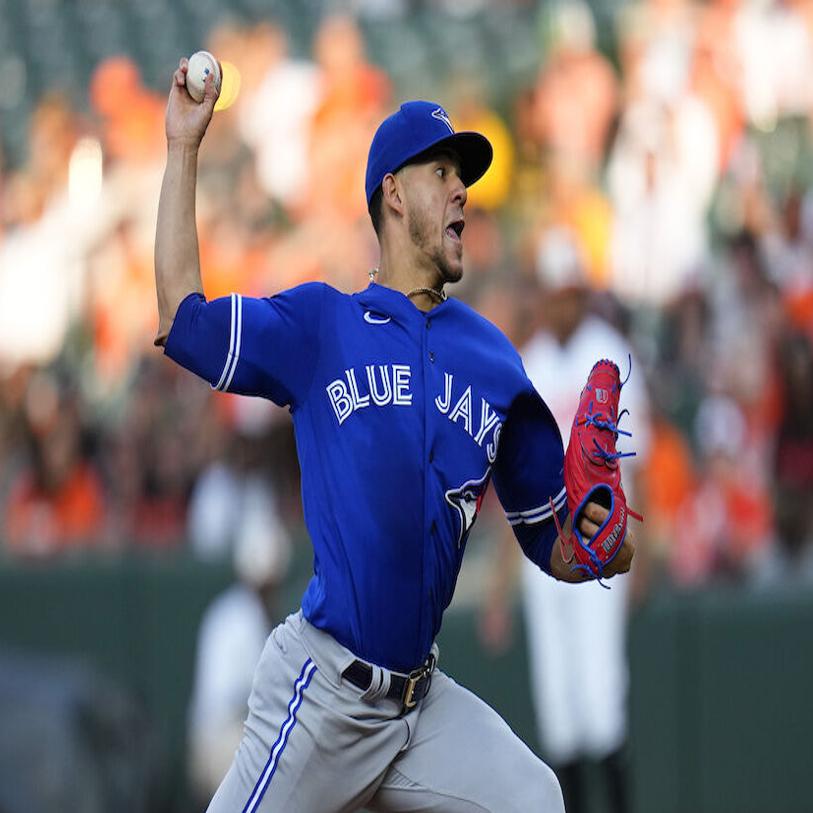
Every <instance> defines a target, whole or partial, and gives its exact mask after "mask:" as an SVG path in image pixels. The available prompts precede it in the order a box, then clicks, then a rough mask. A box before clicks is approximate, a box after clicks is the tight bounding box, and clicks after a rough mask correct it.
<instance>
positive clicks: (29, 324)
mask: <svg viewBox="0 0 813 813" xmlns="http://www.w3.org/2000/svg"><path fill="white" fill-rule="evenodd" d="M200 48H207V49H208V50H210V51H212V52H213V53H214V54H215V55H216V56H217V57H218V58H219V59H221V60H224V61H228V62H230V63H232V64H233V65H234V66H235V68H236V70H237V71H238V72H239V77H240V82H241V89H240V94H239V96H238V98H237V101H236V103H235V104H234V105H233V106H232V107H231V108H229V109H228V110H225V111H221V112H218V113H216V114H215V117H214V119H213V121H212V124H211V126H210V128H209V132H208V134H207V136H206V140H205V142H204V146H203V148H202V150H201V155H200V176H199V188H198V223H199V235H200V251H201V258H202V267H203V276H204V283H205V288H206V292H207V295H208V296H209V297H215V296H220V295H224V294H228V293H229V292H231V291H240V292H242V293H243V294H246V295H255V296H261V295H269V294H273V293H275V292H277V291H279V290H282V289H284V288H287V287H290V286H292V285H295V284H298V283H300V282H304V281H307V280H317V279H318V280H325V281H327V282H329V283H330V284H332V285H334V286H335V287H337V288H339V289H341V290H344V291H348V292H349V291H354V290H359V289H361V288H363V287H365V286H366V284H367V272H368V270H369V269H370V268H371V267H372V266H374V265H375V264H376V262H377V248H376V242H375V236H374V233H373V231H372V228H371V226H370V224H369V218H368V216H367V212H366V209H365V206H364V195H363V177H364V168H365V161H366V155H367V149H368V146H369V142H370V139H371V137H372V134H373V132H374V130H375V128H376V126H377V124H378V123H379V122H380V121H381V120H382V119H383V118H384V117H385V116H386V115H388V114H389V113H390V112H392V111H393V110H394V109H395V108H396V107H397V106H398V104H399V103H400V102H401V101H403V100H405V99H407V98H428V99H432V100H437V101H439V102H440V103H442V104H443V105H444V106H445V108H446V109H447V110H448V111H449V113H450V115H451V117H452V120H453V121H454V123H455V125H456V127H457V129H476V130H479V131H481V132H483V133H485V134H486V135H487V136H488V137H489V138H490V140H491V141H492V143H493V145H494V147H495V154H496V157H495V161H494V164H493V166H492V168H491V170H490V171H489V173H488V174H487V175H486V176H485V178H484V179H483V180H482V181H481V182H479V183H478V184H477V185H476V186H475V187H473V188H472V189H471V190H470V194H469V202H468V205H467V219H466V231H465V236H464V245H465V265H466V274H465V277H464V280H463V281H462V283H460V284H459V285H458V286H456V288H455V289H454V291H453V292H451V293H453V295H455V296H459V297H460V298H461V299H463V300H465V301H467V302H468V303H470V304H471V305H473V306H474V307H475V308H477V309H478V310H479V311H481V312H482V313H483V314H484V315H486V316H487V317H488V318H490V319H491V320H493V321H494V322H495V323H496V324H497V325H498V326H499V327H501V328H502V329H503V330H504V331H505V332H506V334H507V335H508V336H509V337H510V338H511V339H512V341H513V342H514V343H515V344H516V345H517V347H518V348H520V349H523V352H524V349H526V348H533V347H534V346H539V342H544V341H546V340H553V341H555V342H557V346H559V347H565V346H566V345H567V342H568V340H569V339H570V337H572V335H574V331H576V330H577V329H578V328H579V326H581V325H583V324H584V323H585V322H584V320H587V319H592V320H599V321H600V322H601V323H602V325H604V326H605V328H606V329H608V330H612V331H613V334H614V335H615V336H616V338H617V339H618V341H620V342H624V343H625V345H624V346H626V347H629V352H630V355H631V356H632V357H633V358H634V359H635V362H634V364H633V369H632V377H633V378H632V380H633V381H637V382H638V384H639V385H640V387H641V401H640V403H641V404H642V405H643V406H641V407H640V410H639V415H638V416H637V421H638V424H637V425H636V435H637V436H638V440H636V437H633V438H632V440H631V441H625V442H624V443H622V448H624V447H625V444H626V448H636V444H638V446H637V448H638V449H639V456H638V458H636V459H635V462H636V464H637V465H636V468H635V471H634V472H633V474H631V478H634V482H635V489H634V490H635V500H634V501H633V500H631V504H632V505H633V507H636V508H639V509H641V510H643V513H644V514H645V515H646V522H645V524H644V525H643V526H639V528H638V537H639V556H638V559H637V560H636V562H637V563H636V566H635V573H634V576H633V578H632V579H631V580H630V585H629V590H628V591H627V594H626V599H625V603H626V606H625V613H626V615H625V621H624V624H625V627H626V628H627V629H628V630H629V636H628V637H627V639H626V640H623V639H622V640H621V642H620V644H619V647H620V648H619V652H620V653H621V655H622V657H623V658H624V659H625V661H626V660H627V659H628V663H629V665H630V673H629V680H630V684H629V685H630V690H629V699H630V702H629V704H628V706H623V709H624V711H623V713H624V715H625V720H626V724H627V729H626V731H625V732H624V733H623V736H622V738H621V740H619V742H618V743H616V745H618V749H617V750H616V751H614V753H615V754H617V755H619V758H620V759H622V760H623V765H624V767H623V771H622V772H621V774H616V776H618V775H621V776H623V782H624V783H625V791H624V794H622V795H623V796H624V799H625V801H623V802H616V801H611V798H613V799H614V798H615V796H613V794H612V793H611V792H610V791H609V790H608V789H607V786H606V785H605V778H604V772H603V769H602V764H603V762H604V760H605V757H606V756H607V755H606V754H605V753H598V752H591V751H590V749H589V748H585V749H582V750H580V751H578V749H577V751H578V752H577V753H574V754H572V755H571V757H572V759H571V758H567V759H564V762H566V763H568V764H569V763H570V762H574V763H575V762H578V763H579V764H580V765H581V766H582V767H583V773H582V774H581V779H579V783H580V784H582V785H583V788H584V792H583V794H582V800H581V801H580V802H573V805H572V807H571V809H572V810H574V811H576V806H577V805H579V807H578V809H579V810H587V811H595V812H596V813H599V812H600V811H607V813H609V812H610V811H616V810H622V809H627V810H630V811H632V810H635V811H639V813H645V812H646V813H670V812H671V811H675V813H677V812H678V811H687V812H688V811H691V813H735V812H736V813H749V812H753V813H757V812H758V811H759V813H802V811H809V810H810V809H811V802H810V800H809V798H808V797H809V791H808V788H807V782H806V781H805V780H806V779H807V777H808V775H809V769H810V766H811V763H812V762H813V750H811V746H810V741H809V736H808V732H809V731H810V730H811V727H813V704H811V701H810V696H809V689H810V685H811V684H812V683H813V648H812V647H813V645H812V644H811V639H810V632H809V631H810V629H811V624H812V623H813V186H812V184H813V81H811V80H812V79H813V2H811V0H785V1H784V2H779V1H778V0H750V1H747V0H714V1H713V2H689V1H688V0H639V2H623V1H622V0H591V2H590V3H589V4H588V3H584V2H581V0H577V1H570V2H561V3H552V2H551V3H548V2H546V3H537V2H532V1H531V0H495V1H494V2H486V1H485V0H355V2H348V3H338V2H336V3H329V2H320V0H301V2H293V0H290V2H286V1H285V0H195V1H194V2H192V0H175V1H174V2H171V3H170V2H167V1H166V0H140V1H139V2H136V0H62V2H60V0H0V78H1V79H2V81H0V813H17V811H26V812H27V813H37V812H38V811H47V812H48V813H50V812H51V811H80V812H81V813H95V811H109V810H113V809H115V810H118V811H147V810H149V811H159V813H162V812H166V813H194V811H199V810H203V809H205V805H206V799H207V798H208V795H209V794H210V793H211V792H212V788H213V787H214V786H216V784H217V781H218V779H219V777H220V775H221V774H222V771H223V770H225V767H224V766H225V765H227V764H228V760H229V759H230V755H231V753H232V750H233V748H234V742H235V738H236V737H239V726H240V721H241V720H242V718H243V716H244V714H245V701H246V697H247V695H248V691H249V688H250V681H251V672H252V669H253V665H254V663H255V662H256V659H257V657H258V656H259V652H260V650H261V648H262V642H263V641H264V638H265V636H266V635H267V633H268V630H269V629H270V625H271V624H272V623H275V622H276V621H278V620H280V619H281V618H283V617H284V616H285V615H286V614H287V613H288V612H291V611H293V610H295V609H296V608H297V606H298V601H299V596H300V594H301V591H302V589H303V586H304V584H305V582H306V580H307V578H308V574H309V569H310V566H311V558H310V548H309V544H308V540H307V534H306V532H305V530H304V528H303V523H302V513H301V506H300V502H299V491H298V488H299V481H298V477H299V473H298V468H297V463H296V455H295V445H294V440H293V434H292V429H291V423H290V420H289V417H288V414H287V412H286V411H284V410H279V409H277V408H275V407H273V405H270V404H268V403H265V402H259V401H257V402H255V401H250V400H240V399H237V398H234V397H231V396H228V395H224V394H221V393H213V392H212V391H211V390H210V389H209V387H208V386H207V385H206V384H205V382H199V381H197V380H194V379H193V378H192V377H191V376H190V375H189V374H187V373H186V372H184V371H182V370H180V369H179V368H176V367H175V366H174V365H172V364H171V363H169V362H168V361H167V360H166V359H164V358H163V355H162V353H161V352H160V350H158V349H156V348H154V347H153V345H152V340H153V337H154V335H155V331H156V327H157V313H156V307H155V291H154V282H153V267H152V250H153V239H154V233H155V219H156V211H157V203H158V193H159V188H160V181H161V173H162V170H163V162H164V151H165V141H164V131H163V112H164V106H165V97H166V92H167V90H168V88H169V84H170V79H171V75H172V72H173V70H174V68H175V67H176V66H177V61H178V59H179V58H180V57H181V56H184V55H187V56H188V55H189V54H191V53H192V52H193V51H195V50H198V49H200ZM546 337H547V339H546ZM528 352H530V350H528ZM607 352H608V351H607V350H606V349H605V346H604V345H603V344H602V343H601V342H598V343H597V344H596V345H595V353H594V357H595V358H598V357H600V356H602V355H604V354H606V353H607ZM616 360H617V361H618V362H619V363H620V365H621V367H622V368H623V371H624V372H626V368H627V366H628V362H627V358H626V357H625V358H619V359H616ZM526 363H528V362H527V357H526ZM532 377H533V376H532ZM580 386H581V385H580V384H575V385H574V387H575V388H576V392H575V395H578V388H579V387H580ZM542 395H543V397H545V391H544V389H543V390H542ZM622 406H623V398H622ZM641 413H643V414H641ZM633 419H634V420H635V419H636V416H635V415H633ZM625 479H626V475H625ZM506 527H507V525H506V523H505V520H504V517H503V515H502V512H501V510H500V508H499V506H498V505H497V503H496V501H495V500H493V499H492V501H491V502H490V503H487V504H486V506H485V509H484V513H483V515H481V518H480V520H479V521H478V525H477V528H476V529H475V531H474V533H473V535H472V539H471V541H470V543H469V546H470V550H469V552H468V556H467V560H466V562H465V563H464V568H463V572H462V574H461V578H460V583H459V587H458V593H457V596H456V599H455V602H454V604H453V605H452V607H451V609H450V610H449V612H448V613H447V617H446V621H445V625H444V632H443V634H442V638H441V648H442V653H443V655H442V660H443V666H444V668H445V669H446V670H447V671H448V672H450V673H451V674H452V675H453V676H454V677H456V678H457V679H458V680H459V681H460V682H462V683H464V684H466V685H467V686H470V687H471V688H472V689H473V690H475V691H478V692H479V693H480V694H481V695H482V696H483V697H484V698H485V699H487V700H488V701H489V702H491V703H492V704H493V705H494V706H495V707H496V708H497V709H498V710H499V711H500V712H501V713H502V714H503V715H504V716H505V717H506V719H507V720H508V721H509V723H511V725H512V726H513V727H514V728H515V730H516V731H517V732H518V733H520V735H521V736H523V737H524V738H525V739H526V741H527V742H528V743H529V744H530V745H531V746H532V747H533V748H534V749H535V750H537V752H538V753H540V755H542V756H543V757H545V758H547V759H549V760H551V761H553V762H554V764H555V762H556V761H555V759H554V757H553V754H552V753H551V752H549V749H548V747H547V746H546V741H545V737H544V734H543V733H542V729H543V728H544V720H543V721H542V722H540V723H539V725H537V722H536V721H537V719H538V718H540V717H544V710H543V709H541V708H540V702H541V701H539V700H538V698H537V699H535V698H536V694H535V691H534V686H533V684H534V681H535V680H536V678H535V677H534V671H533V668H532V664H531V663H530V660H529V656H528V652H527V645H526V636H525V634H524V629H525V627H526V626H527V624H526V623H525V621H524V616H523V613H522V609H521V605H522V598H521V594H522V590H521V587H520V584H519V579H518V577H517V575H516V572H513V573H512V569H513V566H512V565H511V564H510V558H511V556H512V555H513V554H510V553H507V552H505V547H504V545H503V543H504V541H505V536H506V531H505V529H506ZM594 587H596V589H600V588H598V587H597V586H595V585H594ZM561 623H562V625H563V627H564V628H566V625H567V623H568V622H567V619H565V620H563V621H562V622H561ZM561 646H563V647H567V646H568V641H567V640H566V638H565V641H564V643H563V644H562V645H561ZM550 657H551V658H555V657H556V655H555V654H551V656H550ZM602 668H603V667H602V662H601V661H600V660H599V659H596V661H595V662H593V663H589V664H587V666H586V667H585V668H584V669H583V670H582V671H580V672H578V673H576V674H572V675H571V676H570V677H569V682H570V683H571V685H576V686H578V685H580V684H581V683H596V684H599V685H600V684H601V682H602V679H603V673H602ZM619 702H621V703H623V700H621V701H619ZM614 748H615V746H614ZM555 767H557V768H559V767H562V768H563V770H564V768H567V767H568V765H563V766H558V765H555ZM580 770H581V768H580ZM608 776H609V774H608Z"/></svg>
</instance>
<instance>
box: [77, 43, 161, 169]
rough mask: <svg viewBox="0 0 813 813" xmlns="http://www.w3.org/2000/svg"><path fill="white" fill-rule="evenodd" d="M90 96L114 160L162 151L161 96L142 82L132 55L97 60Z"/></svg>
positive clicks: (140, 159)
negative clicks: (130, 57) (99, 61)
mask: <svg viewBox="0 0 813 813" xmlns="http://www.w3.org/2000/svg"><path fill="white" fill-rule="evenodd" d="M90 100H91V103H92V105H93V109H94V111H95V112H96V114H97V115H98V116H99V117H100V118H101V120H102V127H103V140H104V148H105V152H106V153H107V155H108V156H109V157H110V158H111V159H112V160H113V161H127V162H132V163H142V162H144V161H146V162H149V161H152V160H154V159H155V158H156V157H158V156H161V155H162V154H163V151H164V129H163V121H164V107H165V103H164V99H163V98H162V97H161V96H159V95H158V94H156V93H153V92H152V91H150V90H148V89H147V88H146V87H145V86H144V84H143V83H142V81H141V72H140V71H139V69H138V66H137V65H136V64H135V62H133V61H132V60H131V59H129V58H128V57H125V56H115V57H111V58H109V59H106V60H105V61H103V62H102V63H100V64H99V65H98V66H97V67H96V70H95V71H94V72H93V77H92V79H91V83H90Z"/></svg>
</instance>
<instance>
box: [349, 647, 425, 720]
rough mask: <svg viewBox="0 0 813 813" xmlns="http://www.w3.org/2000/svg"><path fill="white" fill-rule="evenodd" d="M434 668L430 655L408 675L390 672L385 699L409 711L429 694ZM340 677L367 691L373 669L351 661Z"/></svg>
mask: <svg viewBox="0 0 813 813" xmlns="http://www.w3.org/2000/svg"><path fill="white" fill-rule="evenodd" d="M434 668H435V656H434V655H430V656H429V657H428V658H427V659H426V661H424V663H423V665H422V666H419V667H418V668H417V669H413V670H412V671H411V672H410V673H409V674H408V675H399V674H396V673H395V672H390V688H389V690H388V691H387V699H388V700H395V701H397V702H398V703H400V704H401V705H402V706H403V707H404V711H410V710H411V709H414V708H415V706H417V705H418V703H419V701H421V700H423V698H424V697H426V695H427V694H428V693H429V686H430V685H431V683H432V672H433V670H434ZM342 677H343V678H345V679H346V680H347V681H348V682H349V683H352V684H353V685H354V686H355V687H356V688H357V689H362V690H364V691H367V689H369V688H370V684H371V683H372V681H373V667H372V666H370V664H368V663H364V661H353V663H351V664H350V666H348V667H347V669H345V670H344V672H342Z"/></svg>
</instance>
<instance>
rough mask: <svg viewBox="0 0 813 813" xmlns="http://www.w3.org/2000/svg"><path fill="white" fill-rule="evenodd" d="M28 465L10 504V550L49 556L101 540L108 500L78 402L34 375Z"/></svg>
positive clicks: (29, 407) (29, 398)
mask: <svg viewBox="0 0 813 813" xmlns="http://www.w3.org/2000/svg"><path fill="white" fill-rule="evenodd" d="M25 431H26V434H27V442H28V446H29V456H28V458H29V462H28V466H27V468H24V469H23V470H21V471H20V472H19V474H18V475H17V478H16V481H15V482H14V483H13V484H12V486H11V490H10V493H9V495H8V501H7V504H6V510H5V514H6V523H5V526H6V527H5V534H4V535H5V537H6V539H7V542H8V545H9V550H10V551H11V552H13V553H15V554H18V555H23V556H48V555H53V554H55V553H58V552H61V551H65V550H69V549H75V550H76V549H82V548H92V547H96V546H98V545H99V544H100V543H101V542H102V540H103V534H102V532H103V529H104V519H105V515H104V501H103V494H102V487H101V483H100V481H99V478H98V476H97V474H96V472H95V470H94V468H93V466H92V465H91V462H90V458H89V455H88V449H87V447H86V445H85V443H84V441H85V438H84V435H83V431H82V426H81V420H80V414H79V408H78V403H77V401H76V399H75V397H74V396H72V395H71V394H70V393H67V392H60V391H59V387H58V384H57V381H56V380H55V378H54V377H53V376H51V375H49V374H46V373H40V374H38V375H36V376H34V377H33V378H32V379H31V380H30V383H29V385H28V389H27V391H26V397H25Z"/></svg>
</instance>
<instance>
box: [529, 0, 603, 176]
mask: <svg viewBox="0 0 813 813" xmlns="http://www.w3.org/2000/svg"><path fill="white" fill-rule="evenodd" d="M549 17H550V19H549V23H548V28H549V41H548V43H547V44H548V50H547V53H546V58H545V63H544V65H543V67H542V70H541V71H540V73H539V77H538V79H537V83H536V93H535V105H534V114H535V116H534V117H535V123H536V128H537V131H538V133H539V138H540V141H541V143H542V145H543V147H544V148H545V149H546V150H548V151H550V152H551V153H553V156H554V158H567V159H569V160H570V161H575V162H577V163H579V164H580V165H583V166H584V169H585V171H586V172H587V173H588V174H590V173H594V172H596V171H597V170H598V169H599V167H600V166H601V163H602V161H603V158H604V150H605V145H606V142H607V137H608V134H609V131H610V125H611V123H612V120H613V117H614V116H615V113H616V105H617V102H618V81H617V80H616V77H615V73H614V71H613V69H612V67H611V65H610V63H609V61H608V60H607V59H606V57H604V56H603V55H602V54H600V53H599V52H598V51H597V50H596V47H595V42H596V27H595V22H594V20H593V14H592V12H591V10H590V6H588V5H587V3H585V2H582V1H581V0H565V1H564V2H559V3H556V4H554V5H553V6H552V7H551V10H550V12H549Z"/></svg>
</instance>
